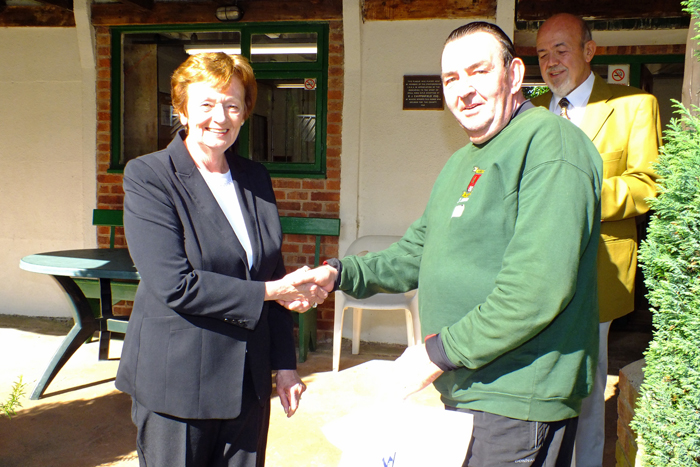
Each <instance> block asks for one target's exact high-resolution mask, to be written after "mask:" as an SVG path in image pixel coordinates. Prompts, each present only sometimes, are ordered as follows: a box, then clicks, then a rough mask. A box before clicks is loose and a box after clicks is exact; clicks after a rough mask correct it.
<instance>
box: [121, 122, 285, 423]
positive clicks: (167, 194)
mask: <svg viewBox="0 0 700 467" xmlns="http://www.w3.org/2000/svg"><path fill="white" fill-rule="evenodd" d="M183 137H184V133H181V134H179V135H178V136H177V137H176V138H175V139H174V140H173V141H172V142H171V143H170V145H169V146H168V147H167V148H166V149H164V150H162V151H159V152H156V153H153V154H148V155H145V156H142V157H139V158H137V159H134V160H132V161H130V162H129V163H128V164H127V166H126V169H125V170H124V192H125V200H124V229H125V232H126V239H127V243H128V246H129V251H130V253H131V256H132V258H133V259H134V263H135V265H136V268H137V269H138V271H139V273H140V274H141V283H140V284H139V288H138V292H137V294H136V299H135V302H134V308H133V312H132V315H131V318H130V321H129V328H128V332H127V334H126V338H125V341H124V347H123V350H122V356H121V362H120V365H119V371H118V373H117V380H116V386H117V388H118V389H120V390H121V391H124V392H126V393H128V394H130V395H131V396H133V397H134V398H135V399H136V400H137V401H138V402H139V403H140V404H142V405H144V406H146V407H147V408H148V409H149V410H151V411H153V412H159V413H164V414H169V415H173V416H176V417H180V418H194V419H211V418H218V419H232V418H236V417H237V416H238V415H239V413H240V412H241V395H242V385H243V372H244V367H245V364H246V362H247V364H248V365H249V368H250V371H251V376H252V379H253V383H254V385H255V392H256V394H257V396H258V399H259V401H260V403H261V404H266V403H268V402H269V398H270V393H271V389H272V384H271V370H272V369H294V368H296V358H295V353H294V339H293V336H292V317H291V314H290V313H289V311H287V310H286V309H285V308H283V307H281V306H280V305H278V304H277V303H275V302H269V301H268V302H266V301H263V297H264V282H265V281H269V280H274V279H279V278H281V277H283V276H284V274H285V269H284V264H283V261H282V253H281V244H282V231H281V227H280V221H279V216H278V213H277V206H276V204H275V196H274V192H273V189H272V183H271V181H270V176H269V174H268V173H267V171H266V170H265V168H264V167H263V166H262V165H260V164H258V163H256V162H252V161H250V160H247V159H244V158H241V157H239V156H235V155H233V154H232V153H231V152H230V151H229V152H227V154H226V157H227V161H228V164H229V167H230V168H231V175H232V177H233V182H234V184H235V186H236V190H237V192H238V196H239V199H240V204H241V209H242V211H243V217H244V219H245V223H246V227H247V228H248V233H249V235H250V240H251V244H252V247H253V251H254V254H255V261H254V263H255V264H253V267H252V268H249V267H248V261H247V258H246V253H245V250H244V249H243V247H242V246H241V244H240V242H239V241H238V238H237V237H236V235H235V233H234V232H233V229H232V228H231V225H230V224H229V222H228V220H227V219H226V216H225V215H224V213H223V211H222V210H221V209H220V208H219V205H218V204H217V202H216V200H215V199H214V196H213V195H212V193H211V191H210V190H209V187H208V186H207V184H206V182H205V181H204V179H203V178H202V176H201V174H200V173H199V171H198V170H197V167H196V166H195V164H194V161H193V160H192V157H191V156H190V154H189V152H188V151H187V149H186V147H185V144H184V142H183Z"/></svg>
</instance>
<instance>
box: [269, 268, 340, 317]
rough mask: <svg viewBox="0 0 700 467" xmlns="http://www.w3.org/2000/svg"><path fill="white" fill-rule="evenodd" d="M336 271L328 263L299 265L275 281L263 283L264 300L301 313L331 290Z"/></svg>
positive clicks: (318, 301) (319, 302) (326, 295)
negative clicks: (312, 267)
mask: <svg viewBox="0 0 700 467" xmlns="http://www.w3.org/2000/svg"><path fill="white" fill-rule="evenodd" d="M337 276H338V271H337V270H336V269H335V268H333V267H331V266H328V265H323V266H319V267H317V268H315V269H311V268H309V267H308V266H304V267H301V268H299V269H297V270H296V271H294V272H291V273H289V274H287V275H286V276H284V277H283V278H282V279H279V280H276V281H269V282H266V283H265V300H275V301H276V302H277V303H279V304H280V305H282V306H284V307H286V308H288V309H290V310H292V311H296V312H298V313H303V312H305V311H307V310H309V309H311V308H315V307H316V306H317V305H320V304H321V303H323V301H324V300H325V299H326V297H328V294H329V293H330V292H332V291H333V287H334V285H335V280H336V278H337Z"/></svg>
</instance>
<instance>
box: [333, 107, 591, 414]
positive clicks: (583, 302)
mask: <svg viewBox="0 0 700 467" xmlns="http://www.w3.org/2000/svg"><path fill="white" fill-rule="evenodd" d="M602 171H603V168H602V160H601V158H600V155H599V154H598V152H597V150H596V148H595V147H594V146H593V144H592V143H591V141H590V140H589V138H588V137H587V136H586V135H585V134H584V133H583V132H582V131H581V130H579V129H578V128H577V127H576V126H575V125H573V124H571V122H569V121H566V120H565V119H563V118H561V117H559V116H556V115H554V114H552V113H551V112H548V111H547V109H544V108H535V109H530V110H527V111H525V112H522V113H521V114H519V115H518V116H517V117H516V118H514V119H513V120H512V121H511V122H510V124H509V125H508V126H506V127H505V128H504V129H503V130H501V132H500V133H499V134H497V135H496V136H495V137H493V138H492V139H491V140H489V141H488V142H486V143H484V144H481V145H475V144H469V145H467V146H465V147H464V148H462V149H460V150H459V151H457V152H456V153H455V154H454V155H453V156H452V157H451V158H450V160H449V161H448V162H447V164H446V165H445V167H444V168H443V170H442V172H441V173H440V175H439V177H438V179H437V181H436V182H435V185H434V187H433V190H432V193H431V195H430V200H429V201H428V205H427V207H426V209H425V212H424V213H423V216H422V217H421V218H420V219H418V220H417V221H416V222H415V223H414V224H413V225H412V226H411V227H410V228H409V229H408V231H407V232H406V234H405V235H404V237H403V238H402V239H401V240H400V241H399V242H397V243H395V244H394V245H392V246H391V247H390V248H388V249H386V250H384V251H382V252H378V253H370V254H368V255H365V256H363V257H347V258H344V259H343V260H342V265H343V267H342V275H341V280H340V289H341V290H343V291H345V292H347V293H349V294H351V295H354V296H356V297H359V298H362V297H367V296H370V295H373V294H374V293H378V292H405V291H408V290H411V289H413V288H416V287H417V286H418V284H420V289H419V290H420V295H419V297H420V298H419V308H420V319H421V327H422V332H423V336H424V337H425V336H426V335H430V334H435V333H440V337H441V339H442V343H443V345H444V348H445V351H446V354H447V357H448V359H449V360H450V361H451V362H452V363H453V364H454V365H456V366H458V367H459V368H458V369H456V370H454V371H448V372H446V373H444V374H443V375H442V376H440V377H439V378H438V379H437V380H436V381H435V383H434V384H435V387H436V388H437V389H438V391H439V392H440V393H441V395H442V400H443V402H444V403H445V404H446V405H449V406H454V407H463V408H470V409H473V410H480V411H485V412H489V413H494V414H498V415H503V416H507V417H511V418H516V419H521V420H536V421H556V420H563V419H567V418H571V417H575V416H577V415H578V413H579V412H580V407H581V400H582V399H583V398H584V397H586V396H587V395H588V394H589V392H590V388H591V385H592V381H593V376H594V371H595V362H596V359H597V352H598V305H597V303H598V300H597V290H596V253H597V248H598V237H599V231H600V184H601V179H602Z"/></svg>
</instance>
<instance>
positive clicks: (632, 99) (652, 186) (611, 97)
mask: <svg viewBox="0 0 700 467" xmlns="http://www.w3.org/2000/svg"><path fill="white" fill-rule="evenodd" d="M551 98H552V93H551V92H547V93H546V94H543V95H541V96H538V97H536V98H534V99H532V103H533V104H534V105H539V106H543V107H547V108H549V103H550V101H551ZM581 129H582V130H583V131H584V132H585V133H586V134H587V135H588V137H589V138H590V139H591V141H593V144H595V146H596V148H598V152H599V153H600V155H601V157H602V159H603V187H602V190H601V195H600V196H601V211H602V212H601V219H602V221H603V223H602V225H601V229H600V246H599V248H598V300H599V305H600V321H601V322H606V321H611V320H613V319H615V318H619V317H620V316H624V315H626V314H627V313H629V312H631V311H633V310H634V276H635V272H636V269H637V225H636V221H635V216H638V215H640V214H644V213H645V212H647V211H648V210H649V206H648V205H647V203H646V201H645V199H646V198H650V197H653V196H656V183H655V181H656V175H655V174H654V172H653V170H652V164H653V163H654V162H656V160H657V158H658V153H659V152H658V148H659V146H660V145H661V120H660V118H659V103H658V101H657V100H656V98H655V97H654V96H652V95H651V94H648V93H646V92H644V91H642V90H640V89H637V88H633V87H630V86H621V85H617V84H608V83H606V82H605V81H604V80H603V79H602V78H601V77H600V76H598V75H595V81H594V83H593V90H592V92H591V97H590V98H589V100H588V105H587V106H586V112H585V113H584V117H583V122H582V123H581Z"/></svg>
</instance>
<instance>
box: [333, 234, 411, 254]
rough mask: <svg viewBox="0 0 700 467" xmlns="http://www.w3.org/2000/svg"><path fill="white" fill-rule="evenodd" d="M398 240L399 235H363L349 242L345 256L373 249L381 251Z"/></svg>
mask: <svg viewBox="0 0 700 467" xmlns="http://www.w3.org/2000/svg"><path fill="white" fill-rule="evenodd" d="M399 240H401V237H400V236H396V235H365V236H362V237H360V238H358V239H357V240H355V241H354V242H352V243H351V244H350V246H349V247H348V249H347V251H346V252H345V256H348V255H359V256H362V255H364V254H366V253H370V252H373V251H381V250H384V249H386V248H389V247H390V246H391V245H392V244H394V243H396V242H398V241H399Z"/></svg>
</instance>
